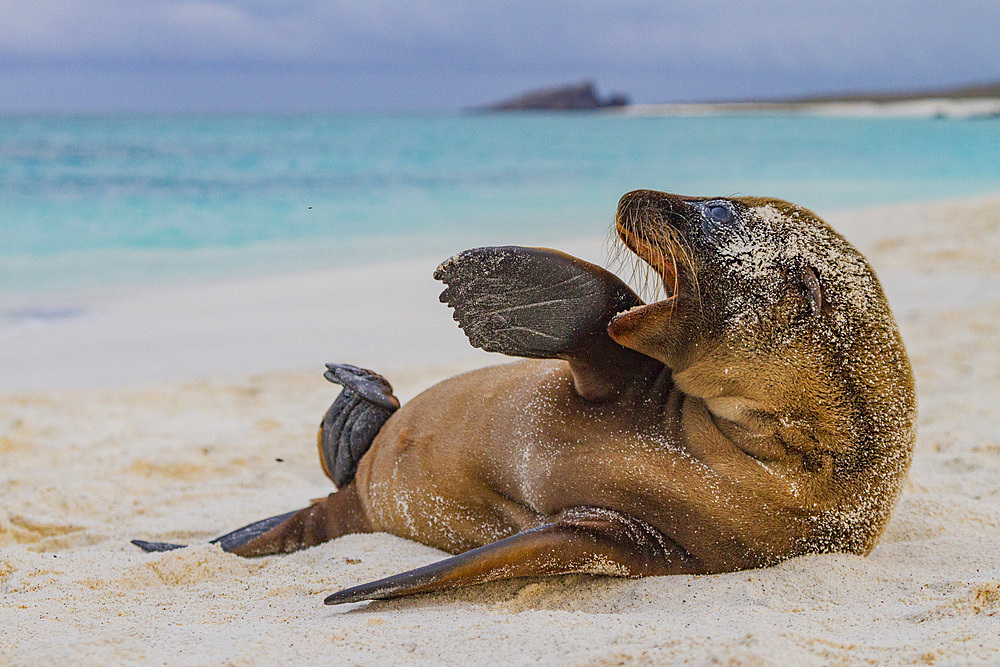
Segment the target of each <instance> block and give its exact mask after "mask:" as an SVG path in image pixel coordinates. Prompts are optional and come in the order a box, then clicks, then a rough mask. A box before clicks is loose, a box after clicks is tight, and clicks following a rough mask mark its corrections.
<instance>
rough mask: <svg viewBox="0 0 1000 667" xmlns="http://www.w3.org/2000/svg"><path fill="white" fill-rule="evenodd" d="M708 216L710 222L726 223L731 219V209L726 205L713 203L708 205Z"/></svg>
mask: <svg viewBox="0 0 1000 667" xmlns="http://www.w3.org/2000/svg"><path fill="white" fill-rule="evenodd" d="M708 217H709V219H710V220H711V221H712V222H718V223H727V222H732V221H733V210H732V209H731V208H729V207H728V206H722V205H721V204H714V205H712V206H709V207H708Z"/></svg>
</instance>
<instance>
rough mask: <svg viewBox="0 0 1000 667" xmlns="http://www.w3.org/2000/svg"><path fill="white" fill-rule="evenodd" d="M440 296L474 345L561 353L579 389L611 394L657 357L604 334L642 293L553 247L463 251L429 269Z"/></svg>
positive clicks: (517, 352) (539, 354)
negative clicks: (441, 288)
mask: <svg viewBox="0 0 1000 667" xmlns="http://www.w3.org/2000/svg"><path fill="white" fill-rule="evenodd" d="M434 277H435V278H436V279H437V280H440V281H442V282H444V283H445V284H446V285H448V288H447V289H445V290H444V291H443V292H442V293H441V301H442V302H444V303H447V304H448V305H449V306H451V307H452V308H454V309H455V315H454V317H455V320H456V321H458V324H459V326H460V327H462V329H463V330H464V331H465V335H466V336H468V337H469V342H470V343H472V345H473V346H475V347H479V348H482V349H484V350H486V351H487V352H500V353H502V354H507V355H511V356H516V357H530V358H537V359H555V358H559V359H566V360H567V361H569V363H570V367H571V369H572V371H573V378H574V384H575V386H576V389H577V392H578V393H579V394H580V395H581V396H583V397H584V398H586V399H588V400H592V401H601V400H606V399H608V398H610V397H611V396H613V395H614V394H615V393H616V392H617V390H618V388H619V387H620V386H621V384H622V383H623V382H624V381H625V380H626V378H627V377H628V376H629V375H631V374H634V373H636V372H639V369H640V368H642V367H644V366H645V365H646V364H648V363H655V362H652V360H651V359H650V358H649V357H646V356H644V355H642V354H640V353H638V352H635V351H634V350H630V349H628V348H625V347H623V346H621V345H619V344H618V343H616V342H615V341H614V340H612V338H611V336H609V335H608V330H607V328H608V323H609V322H610V321H611V318H613V317H614V316H615V315H617V314H618V313H620V312H622V311H625V310H628V309H629V308H632V307H633V306H639V305H642V300H640V299H639V297H638V296H636V294H635V292H633V291H632V290H631V289H629V287H628V285H626V284H625V283H623V282H622V281H621V280H620V279H619V278H618V277H617V276H615V275H614V274H613V273H611V272H610V271H607V270H605V269H603V268H601V267H599V266H597V265H596V264H591V263H589V262H585V261H583V260H582V259H578V258H576V257H573V256H571V255H567V254H566V253H564V252H560V251H558V250H551V249H548V248H524V247H521V246H502V247H486V248H474V249H472V250H465V251H463V252H460V253H459V254H457V255H455V256H454V257H451V258H450V259H448V260H445V261H444V262H443V263H442V264H441V266H439V267H438V268H437V271H435V272H434Z"/></svg>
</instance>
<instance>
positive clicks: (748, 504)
mask: <svg viewBox="0 0 1000 667" xmlns="http://www.w3.org/2000/svg"><path fill="white" fill-rule="evenodd" d="M700 201H702V200H698V199H693V198H683V197H677V196H674V195H667V194H664V193H658V192H650V191H637V192H634V193H629V194H628V195H626V196H625V197H623V198H622V201H621V203H620V205H619V212H618V225H617V231H618V235H619V236H620V237H621V239H622V240H623V241H624V242H625V244H626V245H627V246H628V247H629V248H630V249H631V250H632V251H634V252H635V253H636V254H637V256H638V257H639V258H641V259H642V260H643V261H644V262H646V263H647V264H648V265H649V266H650V267H651V268H652V270H653V271H655V273H656V275H658V276H659V278H660V279H661V281H662V282H663V283H664V285H663V288H664V290H665V291H666V292H667V295H668V298H667V299H664V300H662V301H660V302H657V303H653V304H650V305H648V306H642V307H640V308H638V309H633V310H632V311H629V312H626V313H623V314H621V315H618V316H617V317H615V318H614V319H613V320H612V321H611V323H610V325H609V327H608V331H609V333H610V335H611V337H612V338H613V339H614V340H615V341H617V342H618V343H620V344H621V345H624V346H625V347H628V348H631V349H632V350H635V351H637V352H640V353H642V354H643V355H646V357H647V358H648V360H649V361H648V363H646V364H645V365H640V366H639V367H637V368H636V369H635V371H634V372H632V374H631V375H630V376H629V378H628V379H627V381H626V382H625V383H624V384H623V385H622V387H621V388H620V389H619V390H618V391H617V392H616V393H615V394H614V395H612V396H611V397H609V398H608V399H607V400H604V401H601V402H594V401H590V400H585V399H584V398H582V397H581V396H580V395H579V393H578V392H577V391H576V390H575V389H574V384H573V376H572V373H571V371H570V367H569V365H568V364H567V363H566V362H564V361H560V360H543V361H521V362H517V363H513V364H508V365H502V366H496V367H490V368H485V369H482V370H478V371H474V372H471V373H466V374H464V375H460V376H457V377H454V378H451V379H449V380H446V381H444V382H442V383H440V384H438V385H435V386H434V387H431V388H430V389H428V390H427V391H425V392H424V393H422V394H421V395H419V396H418V397H416V398H415V399H413V400H412V401H410V402H409V403H408V404H406V405H404V406H403V407H402V408H401V409H400V410H399V411H398V412H396V413H395V414H394V415H393V416H392V417H391V418H390V419H389V421H388V422H387V423H386V424H385V426H384V427H383V428H382V430H381V431H380V432H379V434H378V436H377V437H376V439H375V441H374V443H373V445H372V447H371V449H370V450H369V451H368V453H367V454H366V455H365V456H364V458H363V459H362V460H361V463H360V466H359V468H358V471H357V476H356V478H355V481H354V482H353V483H352V485H351V486H350V487H348V489H350V493H351V494H354V493H356V494H357V499H358V501H357V503H356V504H355V503H351V505H352V509H351V512H352V513H356V514H357V515H359V516H363V521H361V524H363V526H362V525H358V524H357V522H352V530H355V531H357V530H372V531H386V532H390V533H394V534H396V535H400V536H403V537H407V538H410V539H414V540H417V541H420V542H423V543H425V544H429V545H432V546H435V547H438V548H441V549H444V550H446V551H450V552H453V553H458V552H463V551H466V550H468V549H471V548H474V547H479V546H481V545H484V544H488V543H491V542H494V541H496V540H499V539H502V538H505V537H508V536H510V535H513V534H515V533H518V532H520V531H524V530H526V529H529V528H532V527H534V526H538V525H540V524H542V523H545V522H547V521H551V520H552V517H554V516H557V515H559V514H560V513H561V512H564V511H566V510H569V509H571V508H574V507H580V506H586V507H596V508H606V509H610V510H616V511H618V512H621V513H622V514H625V515H627V516H630V517H635V518H637V519H639V520H641V521H643V522H645V523H646V524H649V525H650V526H652V527H653V528H655V529H656V530H658V531H659V532H660V533H662V535H663V536H665V537H666V538H667V539H668V540H669V542H670V543H671V544H672V548H671V549H669V550H668V551H667V553H666V557H665V559H666V561H667V562H665V563H664V564H663V568H662V569H661V570H660V571H662V572H665V573H669V572H722V571H729V570H736V569H743V568H750V567H759V566H765V565H769V564H773V563H776V562H778V561H780V560H782V559H786V558H789V557H791V556H795V555H798V554H803V553H807V552H824V551H850V552H855V553H860V554H865V553H868V552H869V551H870V550H871V549H872V547H873V546H874V544H875V543H876V541H877V539H878V537H879V535H880V534H881V533H882V531H883V529H884V527H885V525H886V522H887V520H888V518H889V515H890V512H891V510H892V507H893V506H894V504H895V500H896V498H897V495H898V493H899V490H900V485H901V483H902V480H903V478H904V476H905V474H906V471H907V469H908V467H909V463H910V458H911V453H912V446H913V439H914V425H915V418H916V412H915V398H914V387H913V379H912V374H911V371H910V366H909V361H908V359H907V356H906V352H905V349H904V347H903V343H902V340H901V339H900V336H899V332H898V330H897V328H896V324H895V322H894V320H893V317H892V314H891V312H890V310H889V307H888V304H887V303H886V300H885V297H884V295H883V293H882V289H881V286H880V285H879V282H878V279H877V278H876V276H875V274H874V272H873V271H872V270H871V268H870V267H869V266H868V264H867V262H866V261H865V259H864V257H862V255H861V254H860V253H859V252H858V251H857V250H855V249H854V248H853V247H852V246H851V245H850V244H849V243H847V241H845V240H844V239H843V238H842V237H841V236H840V235H839V234H837V233H836V232H835V231H833V230H832V229H831V228H830V227H829V226H827V225H826V223H824V222H823V221H822V220H820V218H819V217H817V216H816V215H815V214H813V213H812V212H810V211H808V210H806V209H803V208H800V207H797V206H795V205H793V204H789V203H787V202H784V201H780V200H772V199H759V198H730V199H728V200H725V201H728V202H730V203H731V205H733V206H734V207H736V209H737V210H738V211H739V213H740V216H741V225H740V226H739V228H738V229H736V230H730V231H726V230H723V232H721V233H719V234H716V235H714V236H713V235H708V236H706V235H705V234H704V233H702V231H699V230H700V228H699V227H698V225H699V224H702V223H699V221H698V219H697V218H696V216H693V215H692V214H691V213H690V207H689V206H688V204H692V203H697V202H700ZM709 201H715V200H709ZM720 201H721V200H720ZM345 491H346V489H345V490H342V491H340V492H338V493H337V494H334V496H331V498H332V497H336V496H338V495H340V494H341V493H344V492H345ZM338 511H343V508H341V509H340V510H338ZM345 532H346V531H345ZM324 536H326V533H324ZM264 538H267V539H270V540H271V541H272V542H273V541H274V539H275V536H274V535H271V536H269V535H264V536H263V537H262V538H260V539H261V540H263V539H264ZM312 541H315V540H312ZM303 545H304V544H303ZM247 549H248V551H252V549H253V547H251V545H247ZM593 571H600V570H599V568H596V569H594V570H593Z"/></svg>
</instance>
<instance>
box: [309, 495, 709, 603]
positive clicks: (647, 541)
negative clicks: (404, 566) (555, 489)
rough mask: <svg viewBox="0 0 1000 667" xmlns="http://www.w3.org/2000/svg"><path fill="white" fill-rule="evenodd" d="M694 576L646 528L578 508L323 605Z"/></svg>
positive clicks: (679, 552)
mask: <svg viewBox="0 0 1000 667" xmlns="http://www.w3.org/2000/svg"><path fill="white" fill-rule="evenodd" d="M693 570H694V567H693V561H692V559H691V557H690V555H689V554H687V552H685V551H684V550H683V549H682V548H680V547H679V546H678V545H677V544H675V543H674V542H672V541H671V540H669V539H668V538H667V537H665V536H664V535H663V534H662V533H660V532H659V531H658V530H656V529H655V528H653V527H652V526H650V525H649V524H647V523H645V522H643V521H639V520H638V519H634V518H632V517H629V516H627V515H625V514H622V513H620V512H615V511H612V510H607V509H602V508H597V507H575V508H572V509H568V510H565V511H564V512H562V513H561V514H560V515H559V516H558V517H557V518H556V520H555V521H553V522H552V523H547V524H544V525H542V526H538V527H537V528H532V529H531V530H526V531H524V532H523V533H518V534H517V535H512V536H511V537H508V538H506V539H503V540H499V541H497V542H493V543H492V544H487V545H486V546H483V547H479V548H478V549H473V550H471V551H467V552H465V553H463V554H460V555H458V556H453V557H451V558H446V559H445V560H442V561H438V562H437V563H432V564H431V565H427V566H425V567H421V568H417V569H415V570H410V571H409V572H404V573H402V574H397V575H394V576H391V577H387V578H385V579H380V580H378V581H373V582H371V583H368V584H362V585H361V586H355V587H353V588H347V589H345V590H342V591H340V592H338V593H334V594H333V595H330V596H329V597H327V598H326V600H325V603H326V604H343V603H346V602H359V601H361V600H388V599H391V598H398V597H403V596H405V595H413V594H415V593H429V592H431V591H439V590H444V589H449V588H460V587H463V586H471V585H473V584H481V583H485V582H487V581H495V580H498V579H511V578H515V577H532V576H541V575H553V574H570V573H587V574H604V575H612V576H618V577H643V576H650V575H658V574H679V573H684V572H691V571H693Z"/></svg>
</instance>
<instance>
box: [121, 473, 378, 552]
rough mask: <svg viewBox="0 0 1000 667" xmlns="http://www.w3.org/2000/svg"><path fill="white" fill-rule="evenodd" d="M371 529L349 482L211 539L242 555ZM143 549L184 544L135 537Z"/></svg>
mask: <svg viewBox="0 0 1000 667" xmlns="http://www.w3.org/2000/svg"><path fill="white" fill-rule="evenodd" d="M370 530H371V527H370V525H369V523H368V519H367V518H366V517H365V514H364V510H363V509H362V508H361V502H360V499H359V498H358V493H357V490H356V488H355V486H354V484H348V485H347V486H345V487H344V488H342V489H340V490H338V491H337V492H336V493H331V494H330V495H329V496H327V497H326V498H322V499H320V500H316V501H313V503H312V504H311V505H309V507H306V508H303V509H301V510H296V511H294V512H287V513H285V514H279V515H278V516H272V517H270V518H268V519H263V520H261V521H255V522H254V523H251V524H249V525H246V526H244V527H242V528H238V529H237V530H234V531H233V532H231V533H226V534H225V535H222V536H221V537H217V538H215V539H214V540H211V544H218V545H219V546H221V547H222V549H223V550H224V551H229V552H232V553H235V554H236V555H238V556H268V555H271V554H278V553H291V552H293V551H298V550H299V549H305V548H306V547H312V546H315V545H317V544H322V543H323V542H326V541H327V540H332V539H333V538H335V537H340V536H341V535H347V534H348V533H367V532H369V531H370ZM132 544H134V545H135V546H137V547H139V548H140V549H142V550H143V551H171V550H173V549H180V548H182V547H184V546H185V545H183V544H171V543H169V542H146V541H144V540H132Z"/></svg>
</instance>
